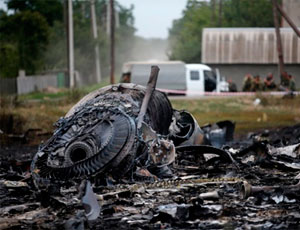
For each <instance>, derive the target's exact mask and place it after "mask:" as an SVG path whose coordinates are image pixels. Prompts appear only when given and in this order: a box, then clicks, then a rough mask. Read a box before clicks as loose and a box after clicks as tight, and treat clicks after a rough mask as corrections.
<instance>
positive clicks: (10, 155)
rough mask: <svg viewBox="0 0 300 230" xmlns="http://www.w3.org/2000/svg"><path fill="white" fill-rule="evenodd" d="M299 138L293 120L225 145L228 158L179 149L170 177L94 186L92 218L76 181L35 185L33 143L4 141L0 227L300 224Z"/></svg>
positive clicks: (142, 175) (143, 173)
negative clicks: (96, 214) (44, 188)
mask: <svg viewBox="0 0 300 230" xmlns="http://www.w3.org/2000/svg"><path fill="white" fill-rule="evenodd" d="M299 142H300V125H296V126H292V127H286V128H283V129H277V130H272V131H264V132H260V133H255V134H252V135H249V137H248V138H245V139H243V140H235V141H232V142H230V143H227V144H226V146H225V147H223V149H225V150H226V151H228V152H229V153H230V155H231V156H232V159H229V158H228V157H226V156H224V155H218V154H214V155H212V154H207V153H208V151H205V150H203V149H197V148H178V149H177V156H176V160H175V162H174V163H173V164H172V165H171V166H170V168H171V170H172V172H173V179H164V180H159V181H158V182H153V178H152V177H151V176H150V175H149V174H148V173H147V171H146V170H140V175H139V176H140V177H139V179H137V178H135V181H134V182H133V181H132V180H131V181H130V180H125V179H124V180H123V181H122V182H119V183H118V184H116V183H114V181H113V179H111V181H110V183H109V184H110V185H109V186H103V185H101V183H95V184H94V185H93V189H94V192H95V194H96V195H97V198H98V201H99V203H100V206H101V214H100V216H99V217H98V218H97V220H95V221H92V222H91V221H88V220H87V218H86V216H85V211H84V208H83V205H82V203H81V201H80V198H79V195H78V194H79V191H78V190H79V189H78V186H75V185H74V184H72V183H67V182H66V183H65V186H62V187H61V188H57V187H55V186H53V187H50V188H49V190H48V191H47V192H45V191H44V192H39V191H38V190H37V189H36V187H35V186H34V184H33V181H32V177H31V174H30V171H29V169H30V164H31V160H32V157H33V155H34V154H35V153H36V152H37V146H28V145H26V144H15V145H10V146H2V147H1V151H0V152H1V154H0V206H1V208H0V229H117V228H118V229H298V228H299V226H300V214H299V202H300V193H299V190H300V186H298V185H297V183H298V182H299V178H300V174H299V172H300V156H299V155H300V148H299V145H298V143H299ZM287 146H288V147H287ZM262 186H264V187H262Z"/></svg>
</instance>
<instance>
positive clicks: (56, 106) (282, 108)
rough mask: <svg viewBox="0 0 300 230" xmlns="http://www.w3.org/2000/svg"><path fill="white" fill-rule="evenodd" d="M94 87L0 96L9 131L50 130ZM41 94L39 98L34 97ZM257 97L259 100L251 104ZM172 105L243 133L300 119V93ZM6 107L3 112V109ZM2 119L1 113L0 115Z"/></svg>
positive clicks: (185, 101) (201, 121) (185, 100)
mask: <svg viewBox="0 0 300 230" xmlns="http://www.w3.org/2000/svg"><path fill="white" fill-rule="evenodd" d="M91 90H94V88H83V89H80V90H78V91H76V92H75V91H67V90H65V91H63V93H62V94H59V95H60V97H58V95H56V96H57V97H56V98H55V100H52V99H51V98H54V94H42V93H39V94H35V95H34V94H30V95H26V96H22V97H21V98H19V99H18V100H16V98H6V99H5V100H4V99H3V98H2V99H1V101H5V102H4V103H2V104H1V114H2V115H3V114H5V116H6V118H7V117H9V116H11V117H13V118H14V123H13V127H11V131H12V132H17V133H22V132H26V130H28V129H42V130H43V132H52V131H53V129H54V128H53V124H54V123H55V121H57V120H58V119H59V118H60V117H61V116H64V115H65V114H66V112H67V111H68V110H69V109H70V108H71V107H72V106H73V105H74V104H75V103H76V102H77V101H78V100H79V99H80V98H81V97H82V96H83V95H84V94H86V93H87V92H89V91H91ZM38 98H41V100H33V99H38ZM256 98H260V100H261V103H260V104H259V105H254V103H253V102H254V100H255V99H256ZM171 102H172V105H173V107H174V108H175V109H179V110H187V111H189V112H191V113H192V114H193V115H194V117H195V118H196V119H197V121H198V123H199V124H200V125H201V126H202V125H205V124H207V123H214V122H216V121H220V120H226V119H228V120H233V121H235V122H236V133H237V134H238V135H240V134H246V133H247V132H250V131H257V130H262V129H273V128H277V127H282V126H288V125H294V124H296V123H300V115H299V114H300V107H299V104H300V97H299V96H298V97H295V98H286V99H283V98H281V97H278V96H276V97H275V96H264V97H261V96H260V95H257V96H256V97H231V98H212V97H207V98H201V99H188V98H180V99H179V98H177V99H176V98H175V99H171ZM4 111H5V112H4ZM9 119H11V118H9ZM1 121H3V116H2V117H1Z"/></svg>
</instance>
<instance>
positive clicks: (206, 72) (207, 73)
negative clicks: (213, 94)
mask: <svg viewBox="0 0 300 230" xmlns="http://www.w3.org/2000/svg"><path fill="white" fill-rule="evenodd" d="M204 78H205V80H206V79H211V80H216V75H215V73H214V72H212V71H209V70H204Z"/></svg>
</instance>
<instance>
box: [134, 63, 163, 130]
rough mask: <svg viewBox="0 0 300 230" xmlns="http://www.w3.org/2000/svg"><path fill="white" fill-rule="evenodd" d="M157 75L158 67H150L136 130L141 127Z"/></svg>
mask: <svg viewBox="0 0 300 230" xmlns="http://www.w3.org/2000/svg"><path fill="white" fill-rule="evenodd" d="M158 73H159V68H158V66H156V65H155V66H151V73H150V77H149V81H148V83H147V89H146V93H145V96H144V99H143V103H142V106H141V109H140V112H139V115H138V117H137V128H138V129H140V128H141V127H142V122H143V121H144V116H145V114H146V111H147V108H148V104H149V101H150V98H151V96H152V93H153V91H154V90H155V88H156V82H157V78H158Z"/></svg>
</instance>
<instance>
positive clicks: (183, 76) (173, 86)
mask: <svg viewBox="0 0 300 230" xmlns="http://www.w3.org/2000/svg"><path fill="white" fill-rule="evenodd" d="M152 65H157V66H158V67H159V68H160V71H159V75H158V80H157V85H156V88H157V89H160V90H163V91H165V92H167V93H169V94H184V95H197V94H203V93H204V92H220V91H228V83H227V82H225V81H224V80H223V81H220V77H219V74H218V71H217V74H216V73H215V72H214V71H213V70H212V69H211V68H210V67H209V66H207V65H203V64H185V63H184V62H182V61H166V62H127V63H124V65H123V70H122V77H121V82H131V83H135V84H139V85H144V86H146V84H147V82H148V79H149V75H150V70H151V66H152Z"/></svg>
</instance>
